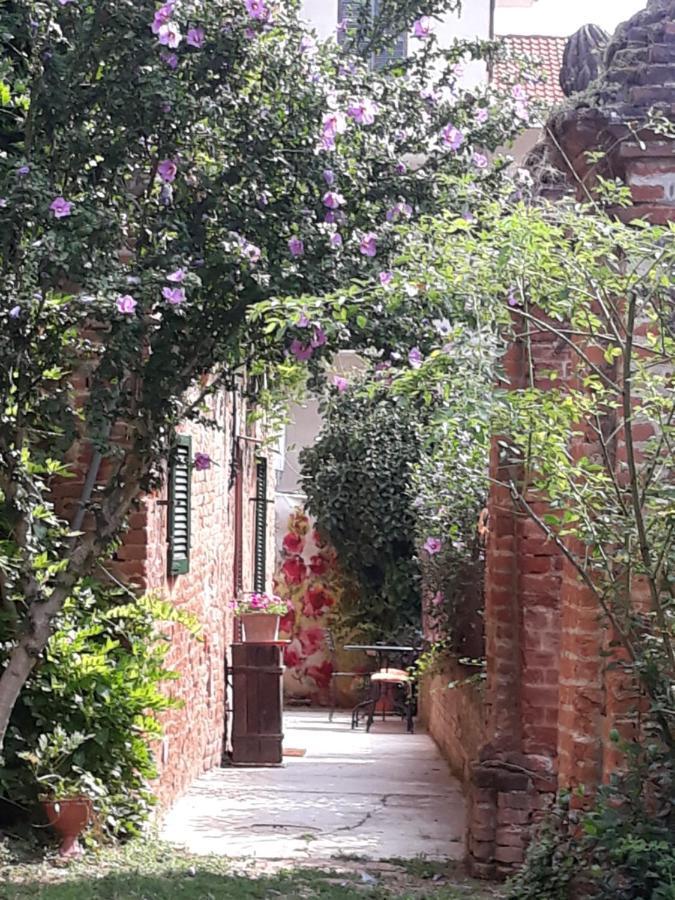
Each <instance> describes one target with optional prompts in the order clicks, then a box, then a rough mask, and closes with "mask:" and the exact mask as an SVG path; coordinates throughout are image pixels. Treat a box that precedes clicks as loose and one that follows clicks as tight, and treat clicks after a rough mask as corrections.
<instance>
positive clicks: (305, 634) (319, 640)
mask: <svg viewBox="0 0 675 900" xmlns="http://www.w3.org/2000/svg"><path fill="white" fill-rule="evenodd" d="M324 635H325V631H324V629H323V628H318V627H317V626H314V627H313V628H304V629H303V630H302V631H301V632H300V633H299V634H298V637H299V638H300V643H301V644H302V650H303V653H304V654H305V656H311V655H312V654H313V653H316V651H317V650H319V649H320V647H321V646H322V645H323V640H324Z"/></svg>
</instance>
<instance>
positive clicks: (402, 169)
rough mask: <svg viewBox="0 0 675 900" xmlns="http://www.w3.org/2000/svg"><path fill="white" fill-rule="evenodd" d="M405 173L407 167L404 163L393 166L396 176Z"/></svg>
mask: <svg viewBox="0 0 675 900" xmlns="http://www.w3.org/2000/svg"><path fill="white" fill-rule="evenodd" d="M407 171H408V167H407V166H406V164H405V163H404V162H397V163H396V165H395V166H394V172H396V174H397V175H405V173H406V172H407Z"/></svg>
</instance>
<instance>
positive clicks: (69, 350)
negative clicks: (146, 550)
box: [0, 0, 522, 740]
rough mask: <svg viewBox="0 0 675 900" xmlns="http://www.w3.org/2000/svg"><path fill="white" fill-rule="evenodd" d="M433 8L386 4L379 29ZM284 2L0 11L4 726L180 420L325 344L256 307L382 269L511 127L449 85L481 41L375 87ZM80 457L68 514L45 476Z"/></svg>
mask: <svg viewBox="0 0 675 900" xmlns="http://www.w3.org/2000/svg"><path fill="white" fill-rule="evenodd" d="M441 6H442V4H441V3H440V2H436V3H427V4H424V3H422V2H419V3H417V2H411V0H406V2H401V3H400V4H397V3H392V4H390V5H389V6H388V10H387V14H386V23H385V25H386V27H385V29H384V30H382V29H380V38H373V40H380V41H382V40H384V39H385V38H384V37H383V35H386V34H387V33H388V34H390V35H395V34H397V33H399V32H400V31H401V30H403V29H407V28H409V27H411V26H412V24H413V22H414V21H415V19H416V18H417V17H419V15H420V13H421V12H422V11H423V7H428V10H427V11H428V12H437V11H439V10H440V9H441ZM298 10H299V3H298V2H297V0H289V2H284V3H281V2H273V0H251V2H248V0H208V2H206V0H181V2H169V3H165V4H163V5H158V4H155V3H153V2H150V0H117V2H115V3H114V4H112V3H107V4H106V3H100V2H99V3H94V2H87V0H73V2H60V0H59V2H55V0H12V2H9V3H5V4H3V5H2V7H1V9H0V45H1V46H0V51H1V52H0V104H1V105H2V113H3V114H2V115H1V116H0V267H1V268H2V279H1V280H0V360H1V361H2V365H1V366H0V396H2V397H3V398H4V403H3V406H2V408H1V409H0V574H1V575H2V577H1V578H0V594H1V596H0V601H1V603H2V606H3V608H4V610H5V611H6V613H7V614H6V616H5V618H4V623H5V624H3V639H5V640H6V641H7V642H8V644H9V646H10V647H11V653H10V663H9V665H7V667H6V668H5V670H4V672H3V673H2V676H1V677H0V740H1V739H2V736H3V734H4V732H5V729H6V727H7V722H8V718H9V715H10V712H11V709H12V707H13V705H14V703H15V701H16V698H17V696H18V694H19V692H20V690H21V687H22V685H23V684H24V683H25V680H26V678H27V677H28V676H29V674H30V672H31V670H32V669H33V667H34V665H35V662H36V660H37V659H38V658H39V657H40V654H41V653H42V651H43V649H44V647H45V645H46V643H47V641H48V639H49V635H50V631H51V622H52V620H53V618H54V616H55V615H56V614H57V613H58V611H59V610H60V608H61V607H62V605H63V603H64V602H65V600H66V599H67V598H68V597H69V596H70V595H71V594H72V591H73V588H74V586H76V585H77V583H78V581H79V580H80V579H81V578H82V576H83V575H85V574H86V573H88V572H89V571H91V570H92V568H93V566H94V565H95V563H96V561H97V559H99V558H100V557H101V556H102V555H105V553H106V552H107V551H108V550H109V548H110V547H111V545H112V543H113V542H114V541H115V540H116V539H117V538H118V537H119V535H120V533H121V530H122V529H123V525H124V520H125V517H126V515H127V513H128V511H129V509H130V506H131V504H132V503H133V502H134V500H135V498H137V497H138V495H139V492H142V491H143V490H146V489H148V488H151V487H152V486H154V485H156V484H158V483H159V481H160V480H161V476H162V470H163V461H164V459H165V457H166V455H167V453H168V452H169V450H170V448H171V445H172V441H173V434H174V428H175V426H176V424H177V423H178V422H180V421H181V420H184V419H186V418H190V417H191V416H192V417H196V416H198V415H199V414H200V411H201V408H202V402H203V399H204V397H205V395H207V394H208V392H209V391H211V390H215V389H216V388H217V387H218V386H219V385H220V384H222V383H223V382H224V381H225V380H226V379H231V377H232V374H233V373H234V372H235V371H241V370H242V369H245V370H248V371H249V372H250V373H253V374H262V373H264V371H265V369H266V367H267V365H268V363H269V362H270V361H274V362H275V363H278V362H279V361H283V360H289V361H293V362H294V361H295V360H300V361H302V360H304V361H305V363H306V364H309V363H311V362H312V361H313V360H316V359H317V358H321V355H322V354H323V353H327V352H328V351H329V347H330V346H331V345H332V344H333V343H334V339H335V327H333V328H332V330H331V333H328V332H326V330H325V329H323V328H322V327H321V323H320V321H319V320H316V321H315V320H314V319H312V320H310V319H309V318H307V317H306V320H303V319H302V318H301V317H300V316H291V315H290V313H289V314H288V315H287V317H286V318H287V320H288V322H287V323H285V324H288V325H290V326H292V327H288V328H286V330H284V332H283V334H280V333H279V329H278V328H276V326H275V327H274V328H272V329H269V327H268V324H267V323H266V322H264V320H263V319H262V318H261V317H257V318H256V317H255V316H252V315H251V311H252V310H253V309H254V308H256V307H257V306H258V305H260V304H264V303H281V304H282V306H283V303H284V302H285V301H284V300H280V299H279V298H291V299H292V298H297V297H299V296H301V295H304V294H307V295H312V296H321V295H323V294H325V293H326V292H327V291H329V290H332V289H334V288H335V287H336V286H338V285H342V284H345V283H347V282H348V281H349V280H350V279H353V278H356V277H358V278H366V279H371V278H373V279H375V278H377V277H378V273H379V272H380V271H383V270H387V268H388V260H389V258H390V257H391V255H392V254H393V253H394V251H395V249H396V246H397V240H398V238H397V234H396V228H397V227H398V226H397V224H396V222H394V221H388V220H387V212H388V211H390V210H394V209H395V210H396V213H395V214H392V218H397V217H401V216H403V217H405V218H408V216H409V217H410V218H411V219H412V220H414V219H416V218H417V217H418V216H419V215H420V214H421V213H423V212H425V211H427V212H428V211H434V210H436V209H437V208H438V207H439V205H447V203H448V202H449V200H448V195H447V191H446V189H445V188H444V187H443V183H444V176H445V175H447V174H452V173H456V174H457V173H462V172H465V171H466V170H467V169H469V168H472V163H471V154H472V152H475V151H476V149H477V148H482V149H490V148H492V147H494V146H496V145H497V144H498V143H501V142H503V141H505V140H506V139H508V137H509V136H510V135H511V134H513V131H514V128H515V124H514V123H515V121H516V119H515V117H514V114H513V113H514V104H515V102H516V101H515V100H514V99H513V98H512V97H511V96H510V94H508V93H507V94H506V95H505V96H504V97H501V98H500V97H493V96H492V95H488V94H487V93H486V92H485V91H478V90H477V91H474V92H473V93H472V94H471V95H462V94H461V92H460V91H458V87H457V72H456V68H455V67H456V64H457V62H458V60H459V57H460V56H462V55H463V54H465V53H468V54H469V55H472V56H479V55H480V54H481V53H483V50H484V48H483V47H482V46H480V45H470V46H467V47H462V46H458V47H455V48H453V50H452V51H450V52H448V53H442V52H441V51H439V50H438V48H437V47H436V45H435V43H434V39H433V37H431V38H430V39H429V40H428V41H427V42H426V43H425V52H424V53H423V54H421V55H420V56H419V57H416V58H415V59H413V60H411V61H410V62H409V63H402V64H400V65H399V66H398V68H397V70H396V73H390V74H389V75H388V76H385V75H381V76H379V75H375V74H373V73H371V72H370V71H369V70H368V69H367V67H366V66H365V65H364V64H363V63H362V62H361V61H360V60H359V59H357V58H352V57H350V56H348V55H346V54H344V53H342V52H341V51H340V50H339V49H338V48H337V46H336V45H335V44H334V43H332V42H331V43H329V45H328V46H327V47H319V46H318V45H317V42H316V41H315V39H314V38H313V36H312V35H311V34H309V33H307V32H306V31H305V30H304V29H303V27H302V26H301V25H300V23H299V20H298ZM387 29H388V31H387ZM432 73H433V74H432ZM429 91H430V92H431V93H429ZM517 102H518V103H522V101H521V100H518V101H517ZM449 123H452V127H453V128H455V129H457V130H458V131H461V135H462V141H461V143H459V142H458V138H457V135H455V136H454V138H453V139H451V140H450V141H447V140H446V132H447V128H448V125H449ZM447 133H449V132H447ZM453 134H454V132H453ZM473 168H475V167H473ZM472 171H473V169H472ZM475 176H476V177H479V178H482V177H487V178H489V177H492V176H491V175H487V176H483V175H481V174H480V172H479V171H478V170H476V172H475ZM327 191H329V193H330V194H331V196H330V197H327V196H326V194H327ZM326 200H328V202H326ZM343 325H344V322H343ZM340 327H342V326H340ZM207 373H210V376H211V377H210V379H208V384H207V386H206V387H204V384H205V381H206V380H205V379H204V378H203V376H205V375H206V374H207ZM193 386H194V387H195V390H194V391H192V392H191V393H190V392H189V389H190V388H192V387H193ZM197 386H198V387H197ZM83 387H85V388H86V390H85V391H81V392H80V393H79V394H77V389H81V388H83ZM120 423H127V425H126V426H125V427H122V426H121V425H120ZM122 433H124V435H125V439H124V441H120V440H119V437H120V435H121V434H122ZM75 458H79V459H80V460H81V461H83V463H82V464H83V465H84V471H81V472H78V473H77V474H79V476H80V482H81V488H80V495H79V501H78V504H77V510H78V511H77V512H76V513H75V514H74V517H73V518H72V519H71V520H69V521H66V520H65V519H63V518H62V517H60V516H59V515H57V513H56V512H55V510H54V506H53V495H52V493H51V489H52V487H53V484H54V479H55V478H60V477H64V476H68V475H72V474H73V471H72V468H71V463H70V461H71V460H73V459H75ZM194 465H195V467H196V468H197V469H199V470H205V469H207V468H208V466H209V465H210V461H209V460H207V459H206V457H205V455H204V454H201V455H199V456H197V457H196V458H195V461H194ZM85 512H86V513H89V514H90V515H89V516H88V518H87V530H86V531H85V532H83V531H82V529H81V526H82V525H83V524H84V519H85Z"/></svg>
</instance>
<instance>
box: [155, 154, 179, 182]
mask: <svg viewBox="0 0 675 900" xmlns="http://www.w3.org/2000/svg"><path fill="white" fill-rule="evenodd" d="M157 173H158V174H159V177H160V178H161V179H162V181H165V182H167V183H170V182H172V181H175V179H176V174H177V173H178V166H177V165H176V163H175V162H174V161H173V160H172V159H163V160H162V161H161V163H160V164H159V165H158V166H157Z"/></svg>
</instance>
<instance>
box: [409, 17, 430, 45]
mask: <svg viewBox="0 0 675 900" xmlns="http://www.w3.org/2000/svg"><path fill="white" fill-rule="evenodd" d="M430 34H431V19H430V18H429V16H422V17H421V18H419V19H418V20H417V21H416V22H415V24H414V25H413V35H414V36H415V37H416V38H419V39H420V40H421V41H423V40H426V38H428V37H429V35H430Z"/></svg>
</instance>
